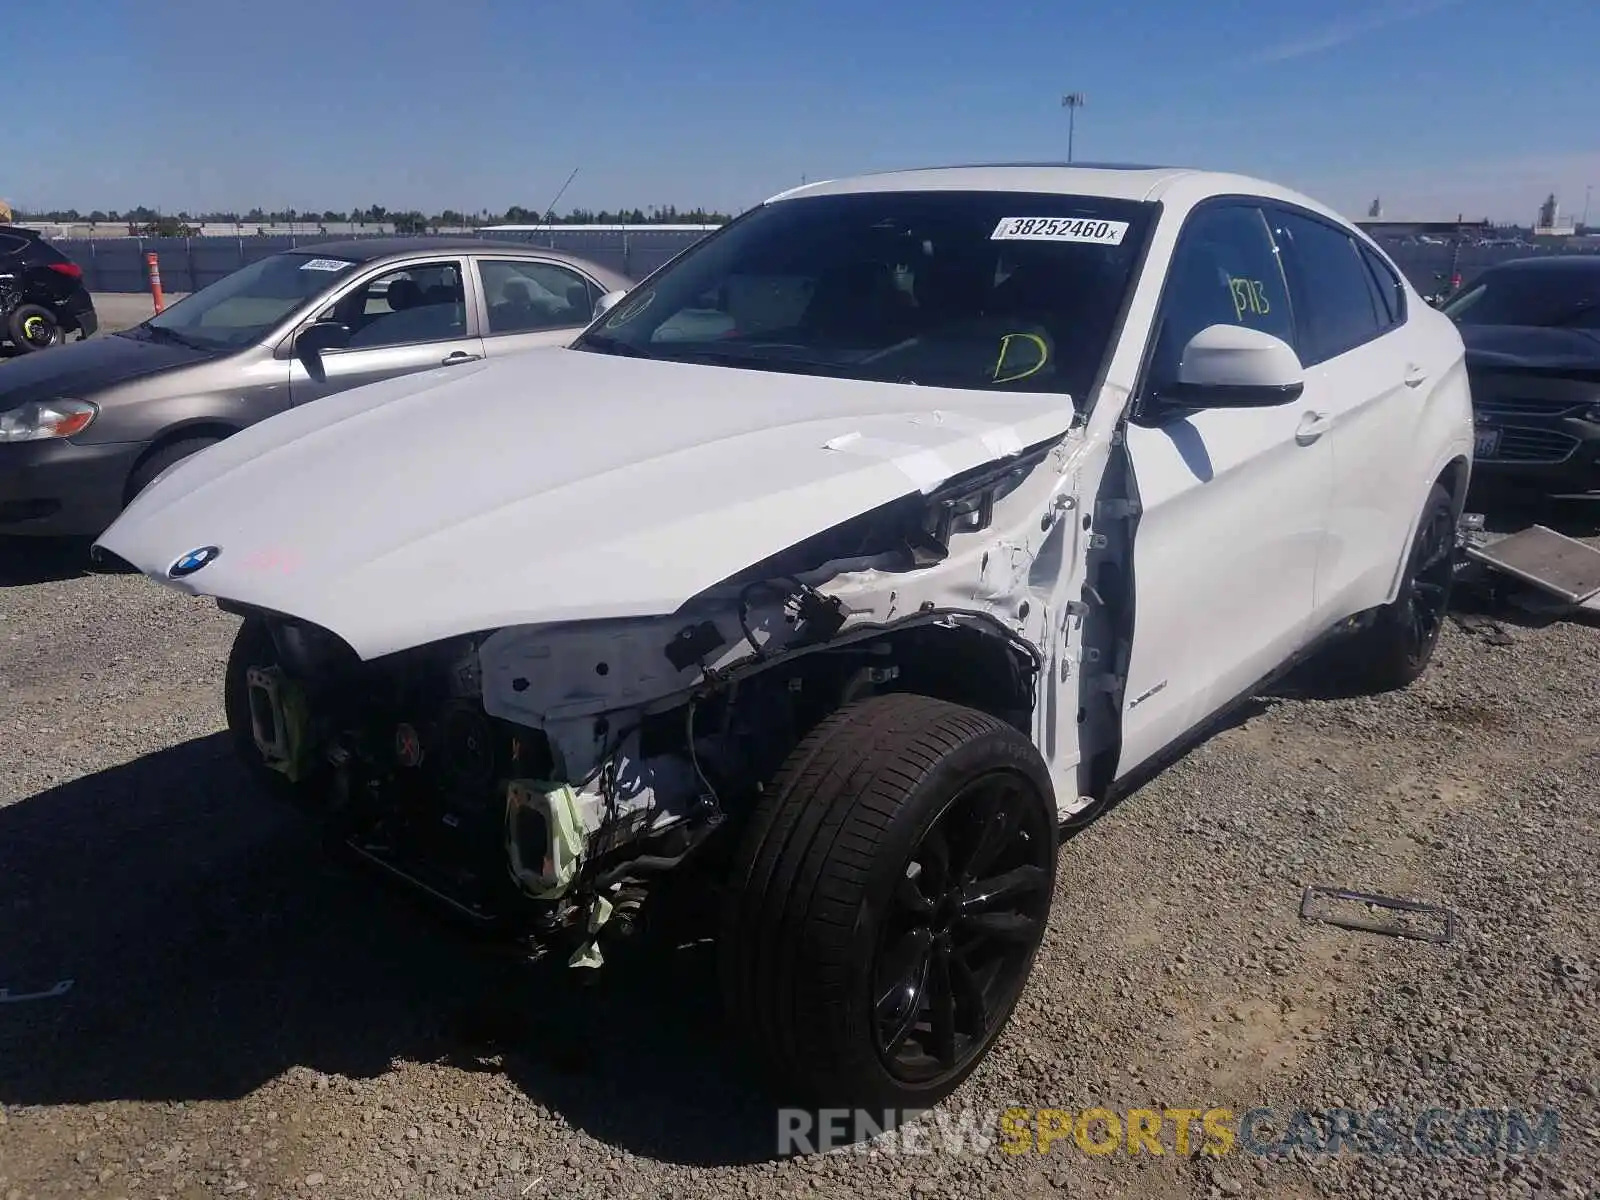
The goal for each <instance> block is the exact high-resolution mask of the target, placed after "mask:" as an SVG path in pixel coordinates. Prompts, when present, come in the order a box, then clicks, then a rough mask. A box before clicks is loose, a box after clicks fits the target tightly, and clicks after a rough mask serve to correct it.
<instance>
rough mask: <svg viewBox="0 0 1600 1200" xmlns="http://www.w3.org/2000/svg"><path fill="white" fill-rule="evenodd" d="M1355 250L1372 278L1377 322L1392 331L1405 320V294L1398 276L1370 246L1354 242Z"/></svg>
mask: <svg viewBox="0 0 1600 1200" xmlns="http://www.w3.org/2000/svg"><path fill="white" fill-rule="evenodd" d="M1356 248H1357V249H1358V250H1360V251H1361V257H1362V259H1363V260H1364V261H1365V262H1366V264H1367V272H1368V274H1369V275H1371V277H1372V285H1373V287H1374V288H1375V289H1376V292H1377V297H1378V322H1379V324H1380V325H1382V326H1383V327H1384V329H1386V330H1388V329H1393V328H1394V327H1395V326H1396V325H1399V324H1401V323H1403V322H1404V321H1405V319H1406V292H1405V288H1404V287H1403V286H1402V285H1401V283H1400V276H1398V275H1396V274H1395V273H1394V269H1393V268H1392V267H1390V266H1389V264H1388V263H1386V262H1384V261H1383V259H1382V258H1380V257H1379V256H1378V255H1377V254H1376V253H1375V252H1374V251H1373V249H1372V247H1370V246H1366V245H1363V244H1362V243H1361V242H1359V241H1358V242H1356Z"/></svg>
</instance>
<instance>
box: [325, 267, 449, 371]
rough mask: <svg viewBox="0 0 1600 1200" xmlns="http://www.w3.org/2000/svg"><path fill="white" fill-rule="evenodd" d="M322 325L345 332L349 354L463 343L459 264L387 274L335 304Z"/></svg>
mask: <svg viewBox="0 0 1600 1200" xmlns="http://www.w3.org/2000/svg"><path fill="white" fill-rule="evenodd" d="M322 319H332V320H336V321H340V322H342V323H343V324H345V325H347V326H349V328H350V342H349V345H348V347H347V348H348V349H351V350H366V349H372V348H374V347H377V346H406V345H415V344H417V343H423V342H448V341H453V340H454V339H456V338H461V337H465V336H466V333H467V304H466V292H465V290H464V289H463V287H462V281H461V264H460V263H459V262H438V263H417V264H413V265H411V266H406V267H402V268H399V269H397V270H394V271H386V272H385V273H384V274H382V275H379V276H377V277H376V278H374V279H371V280H369V281H368V282H366V283H365V284H362V285H360V286H358V287H356V288H355V289H353V290H352V291H351V292H350V293H349V294H347V295H345V296H344V297H342V298H341V299H339V300H338V301H336V302H335V303H334V304H333V305H332V306H330V307H329V309H328V310H327V311H326V312H325V313H323V314H322Z"/></svg>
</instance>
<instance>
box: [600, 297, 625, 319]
mask: <svg viewBox="0 0 1600 1200" xmlns="http://www.w3.org/2000/svg"><path fill="white" fill-rule="evenodd" d="M627 294H628V293H627V292H607V293H606V294H605V295H604V296H601V297H600V299H598V300H596V301H595V302H594V315H595V317H596V318H597V319H598V318H600V317H603V316H605V314H606V313H608V312H610V311H611V310H612V309H613V308H615V307H616V306H617V301H618V300H621V299H622V298H623V297H624V296H626V295H627Z"/></svg>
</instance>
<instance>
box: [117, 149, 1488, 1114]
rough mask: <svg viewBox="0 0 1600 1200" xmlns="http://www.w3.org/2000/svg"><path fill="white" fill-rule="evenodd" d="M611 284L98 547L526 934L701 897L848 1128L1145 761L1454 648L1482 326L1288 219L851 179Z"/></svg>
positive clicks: (1311, 215) (394, 835)
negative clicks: (231, 642)
mask: <svg viewBox="0 0 1600 1200" xmlns="http://www.w3.org/2000/svg"><path fill="white" fill-rule="evenodd" d="M608 300H609V301H610V302H611V303H610V306H609V307H607V308H606V309H605V311H604V312H603V313H602V314H601V315H600V316H599V317H598V318H596V320H595V322H594V324H593V325H591V326H590V327H589V328H588V329H587V330H586V331H585V332H584V333H583V334H582V335H581V336H579V337H578V338H577V340H576V341H575V342H574V343H573V344H572V345H571V346H570V347H567V348H558V349H549V350H535V351H531V352H529V353H528V354H526V355H524V356H520V357H516V358H510V359H502V360H496V361H492V362H484V363H481V364H475V365H471V366H468V367H464V368H463V367H455V368H452V369H450V370H447V371H446V370H437V371H432V372H428V373H424V374H420V375H413V376H409V377H406V378H403V379H396V380H392V381H388V382H383V383H378V384H375V385H372V386H370V387H365V388H361V389H357V390H355V391H351V392H348V393H345V394H343V395H341V396H336V397H332V398H328V399H323V400H320V401H318V402H317V403H316V404H315V405H310V406H307V407H305V408H303V409H297V410H293V411H290V412H287V413H285V414H283V415H280V416H278V417H274V418H272V419H270V420H268V421H265V422H263V423H261V424H258V425H256V426H253V427H252V428H250V429H247V430H245V431H244V432H242V433H240V434H238V435H237V436H235V437H232V438H230V439H228V440H227V441H224V442H222V443H220V444H219V445H217V446H215V447H213V448H211V449H209V450H206V451H203V452H202V453H201V454H199V455H197V456H196V457H195V458H193V459H191V460H189V461H187V462H185V463H184V464H182V465H181V466H179V467H177V468H175V469H174V470H173V471H172V472H170V473H169V474H167V475H166V476H164V477H163V478H161V479H160V480H159V481H158V482H157V483H156V484H154V485H153V486H152V487H151V488H149V489H148V490H147V491H146V492H144V493H143V494H142V495H141V496H140V497H139V498H138V499H137V500H136V501H135V502H134V504H133V505H132V506H131V507H130V508H129V509H128V510H127V512H126V513H125V514H124V515H123V516H122V517H121V519H120V520H118V521H117V522H116V524H115V525H113V526H112V527H111V529H110V530H108V531H107V532H106V533H105V534H104V535H103V537H102V538H101V542H100V547H101V549H102V551H103V552H107V553H109V554H111V555H113V556H116V557H119V558H121V559H123V560H125V561H127V562H131V563H132V564H134V565H136V566H137V567H139V568H140V569H142V570H144V571H146V572H147V573H149V574H150V575H151V576H153V577H155V578H157V579H159V580H161V581H163V582H165V583H167V584H169V585H170V586H172V587H175V588H178V589H181V590H183V591H185V592H190V593H197V594H205V595H209V596H213V597H215V598H217V600H218V601H219V602H220V603H221V604H222V606H223V607H224V608H226V609H227V610H228V611H230V612H234V613H237V614H239V615H241V616H242V617H243V621H242V624H241V627H240V630H239V633H238V640H237V643H236V645H235V648H234V652H233V656H232V659H231V661H230V662H229V664H228V669H227V675H226V682H225V689H224V690H225V700H226V708H227V714H228V721H229V724H230V727H231V729H232V731H233V735H234V737H235V739H236V742H237V746H238V749H239V753H240V754H241V755H242V757H243V759H244V760H245V761H246V762H247V763H248V764H249V765H250V767H251V769H252V770H254V771H256V772H257V773H258V774H259V775H260V777H261V778H262V779H264V780H266V781H268V782H270V783H271V784H272V785H273V786H274V787H275V788H276V789H278V790H281V791H284V792H286V793H288V794H290V795H292V796H294V797H296V798H297V799H299V800H300V801H302V802H304V803H305V804H306V805H307V806H308V807H310V808H311V809H312V810H314V811H315V812H317V813H319V814H320V815H321V817H322V818H323V819H324V820H326V821H327V822H328V824H329V826H330V827H331V829H332V830H334V831H335V833H336V835H337V837H336V843H337V844H338V845H340V846H342V847H346V848H348V850H349V852H350V853H353V854H355V855H359V856H361V857H364V858H366V859H371V860H375V861H376V862H379V863H381V864H383V865H384V866H385V867H387V868H388V869H389V870H390V871H392V872H394V873H398V874H400V875H402V876H404V877H406V878H408V879H410V880H412V881H414V882H415V883H417V884H419V885H420V886H422V887H423V888H425V889H426V890H427V891H428V892H429V893H431V894H432V895H434V896H436V897H438V898H441V899H442V900H444V901H445V902H446V903H447V904H448V905H449V907H450V908H452V909H453V910H454V911H456V912H458V913H462V914H466V915H467V916H469V917H470V918H472V919H473V920H476V921H480V922H483V923H488V924H491V925H495V926H498V927H500V928H501V929H503V930H504V931H505V932H506V934H507V936H510V937H514V938H516V939H518V941H519V943H520V944H521V945H523V946H525V947H526V948H527V949H528V952H529V953H530V954H534V953H545V954H548V953H551V952H552V951H554V952H556V953H559V954H560V955H561V956H563V957H566V958H568V960H569V961H570V962H571V963H572V964H573V965H575V966H577V967H580V968H593V967H594V966H595V965H597V964H598V963H600V962H602V961H603V959H604V957H605V954H606V953H607V952H608V951H612V950H613V945H614V943H613V942H612V941H611V940H610V936H609V935H610V934H611V932H612V931H614V930H617V929H621V928H626V927H629V926H631V925H632V924H633V923H634V922H635V921H637V920H640V919H642V918H643V917H646V916H648V914H649V911H650V904H651V898H652V895H653V894H654V890H655V888H656V886H657V885H658V883H659V882H660V880H661V879H662V878H663V877H664V876H666V875H667V874H669V873H675V874H680V875H684V876H687V877H689V878H690V879H692V880H693V879H698V880H701V881H704V882H706V883H707V884H708V885H711V886H713V887H714V888H715V890H716V891H717V893H718V894H719V895H720V896H721V897H722V900H721V903H722V905H723V913H724V916H723V920H722V924H721V928H720V945H721V958H722V962H723V987H724V989H725V992H726V996H727V1001H728V1007H729V1014H730V1017H731V1019H732V1020H733V1021H734V1022H735V1023H736V1024H737V1025H738V1026H739V1027H740V1028H741V1029H742V1030H743V1031H744V1034H745V1035H746V1036H747V1037H748V1038H749V1040H750V1042H751V1044H752V1045H753V1046H754V1047H755V1048H756V1049H757V1050H758V1051H759V1053H760V1057H761V1058H763V1059H764V1061H765V1062H766V1063H767V1064H769V1066H770V1067H772V1068H773V1069H774V1072H775V1075H776V1078H777V1080H778V1081H779V1082H780V1083H781V1084H783V1085H784V1086H785V1087H786V1088H788V1089H791V1090H792V1089H799V1090H800V1091H801V1092H802V1093H803V1094H805V1095H808V1096H809V1097H811V1098H812V1099H813V1100H815V1101H816V1102H819V1103H826V1104H844V1105H864V1106H870V1107H872V1108H875V1109H884V1108H908V1109H914V1108H921V1107H925V1106H927V1105H929V1104H932V1103H934V1102H936V1101H937V1100H938V1099H940V1098H941V1097H942V1096H944V1095H946V1094H947V1093H948V1092H949V1091H951V1090H952V1089H953V1088H954V1087H956V1085H957V1084H959V1083H960V1082H961V1080H962V1079H963V1078H965V1076H966V1075H967V1074H968V1073H969V1072H970V1071H971V1070H972V1069H973V1068H974V1066H975V1065H976V1064H977V1063H978V1062H979V1061H980V1060H981V1059H982V1058H983V1056H984V1055H985V1053H986V1052H987V1051H988V1049H989V1048H990V1046H991V1045H992V1044H993V1043H994V1041H995V1039H996V1037H997V1036H999V1034H1000V1032H1001V1030H1002V1029H1003V1028H1004V1026H1005V1024H1006V1022H1007V1020H1008V1018H1009V1016H1010V1013H1011V1011H1012V1009H1013V1006H1014V1005H1015V1003H1016V1000H1017V997H1018V995H1019V993H1020V991H1021V989H1022V988H1023V986H1024V984H1025V982H1026V980H1027V978H1028V975H1029V973H1030V969H1031V966H1032V962H1033V959H1034V955H1035V952H1036V950H1037V948H1038V946H1039V943H1040V939H1041V937H1042V935H1043V932H1044V927H1045V921H1046V919H1047V916H1048V913H1049V910H1050V906H1051V901H1052V898H1053V897H1054V895H1055V894H1056V891H1057V888H1058V883H1057V878H1056V852H1057V846H1058V839H1059V838H1060V837H1061V835H1062V832H1063V831H1064V830H1070V829H1072V828H1075V827H1079V826H1081V825H1082V824H1083V823H1085V822H1087V821H1089V820H1091V819H1093V818H1094V817H1096V816H1097V815H1098V814H1099V813H1101V812H1102V811H1103V810H1104V808H1105V806H1106V805H1107V803H1108V802H1109V800H1110V799H1111V798H1112V797H1114V796H1115V795H1116V794H1117V793H1118V790H1119V789H1120V788H1125V787H1126V786H1127V784H1128V782H1129V781H1130V780H1131V779H1133V778H1134V777H1135V772H1140V771H1142V770H1145V769H1150V768H1152V767H1153V766H1154V765H1156V764H1159V762H1161V761H1163V759H1164V757H1165V755H1166V754H1167V753H1169V752H1170V751H1171V750H1172V749H1173V748H1174V747H1181V746H1182V745H1184V743H1185V741H1186V739H1189V738H1191V737H1192V735H1193V733H1194V731H1196V730H1197V729H1200V728H1202V727H1203V726H1204V725H1205V724H1206V723H1207V722H1208V721H1209V720H1210V719H1211V718H1213V717H1215V716H1216V715H1217V714H1218V713H1220V712H1221V711H1222V710H1223V709H1225V708H1227V707H1228V706H1229V705H1230V704H1232V703H1233V702H1234V701H1235V700H1237V699H1240V698H1242V697H1246V696H1248V695H1249V694H1250V693H1251V692H1252V690H1254V689H1256V688H1258V687H1259V686H1260V685H1261V684H1262V683H1263V681H1265V680H1267V679H1269V678H1270V677H1272V676H1274V675H1275V674H1277V673H1279V672H1281V671H1283V670H1284V669H1285V668H1286V667H1288V666H1289V665H1291V664H1294V663H1296V662H1298V661H1300V660H1302V659H1304V658H1305V657H1306V656H1307V655H1309V654H1311V653H1313V652H1314V651H1317V650H1319V649H1321V648H1323V647H1325V646H1327V645H1328V644H1329V643H1330V642H1332V641H1333V640H1335V639H1338V640H1339V643H1340V646H1339V651H1338V654H1337V655H1336V657H1337V659H1338V660H1339V663H1340V664H1341V665H1342V666H1343V667H1344V668H1345V669H1346V671H1347V673H1348V674H1350V675H1352V676H1353V677H1355V679H1356V680H1357V681H1359V682H1360V683H1362V684H1363V685H1364V686H1367V687H1370V688H1374V689H1385V688H1395V687H1402V686H1405V685H1406V684H1408V683H1409V682H1410V681H1412V680H1414V679H1415V678H1416V677H1417V676H1418V675H1419V674H1420V673H1421V672H1422V671H1423V670H1424V668H1425V666H1426V664H1427V662H1428V660H1429V657H1430V655H1431V654H1432V651H1433V647H1434V643H1435V639H1436V638H1437V636H1438V632H1439V629H1440V625H1441V622H1442V619H1443V616H1444V614H1445V611H1446V605H1447V603H1448V596H1449V590H1450V581H1451V577H1452V568H1453V551H1454V546H1455V539H1454V534H1455V526H1456V523H1457V519H1458V516H1459V512H1460V509H1461V505H1462V500H1463V496H1464V494H1465V489H1466V486H1467V482H1468V476H1469V472H1470V470H1471V453H1472V409H1471V404H1470V398H1469V394H1468V387H1467V380H1466V374H1465V371H1464V369H1463V350H1462V343H1461V339H1460V337H1459V335H1458V334H1457V332H1456V330H1455V328H1454V326H1453V325H1452V324H1451V323H1450V321H1449V320H1447V319H1446V318H1445V317H1443V316H1441V315H1440V314H1438V313H1436V312H1435V311H1433V310H1432V309H1431V308H1429V307H1428V305H1426V304H1425V303H1423V301H1422V300H1421V298H1420V297H1419V296H1418V295H1417V293H1416V292H1415V291H1414V290H1413V289H1412V287H1411V286H1410V285H1409V284H1408V283H1407V282H1406V281H1405V280H1404V279H1403V277H1402V276H1401V274H1400V273H1399V271H1397V270H1396V269H1395V266H1394V264H1393V263H1392V262H1391V261H1390V260H1389V259H1388V258H1387V257H1386V256H1385V255H1384V253H1383V252H1382V251H1381V250H1379V249H1378V248H1377V246H1375V245H1374V244H1373V243H1372V242H1371V241H1370V240H1369V239H1368V238H1366V237H1365V236H1364V235H1363V234H1362V233H1361V232H1359V231H1358V230H1357V229H1355V228H1354V227H1352V226H1351V225H1350V224H1349V223H1347V222H1346V221H1344V220H1342V219H1341V218H1339V217H1338V216H1337V215H1335V214H1334V213H1333V212H1330V211H1329V210H1328V209H1327V208H1325V207H1323V206H1321V205H1319V204H1317V203H1316V202H1315V201H1313V200H1310V199H1308V198H1306V197H1304V196H1301V195H1297V194H1295V193H1294V192H1291V191H1287V190H1285V189H1283V188H1280V187H1275V186H1273V185H1271V184H1267V183H1263V182H1260V181H1257V180H1253V179H1247V178H1240V177H1235V176H1228V175H1218V174H1210V173H1206V172H1201V171H1189V170H1165V169H1145V168H1090V167H1067V166H1050V165H1012V166H988V167H959V168H947V169H934V170H921V171H907V172H903V173H895V174H883V175H873V176H868V177H864V178H858V179H849V180H841V181H835V182H828V183H817V184H812V185H810V186H807V187H802V188H799V189H796V190H794V191H790V192H786V193H784V194H782V195H780V196H776V197H774V198H773V199H772V200H770V201H768V202H766V203H764V204H762V205H760V206H759V207H757V208H755V209H753V210H752V211H750V212H748V213H746V214H744V215H743V216H741V217H740V218H739V219H737V220H736V221H733V222H732V223H730V224H729V225H728V226H726V227H725V228H723V229H722V230H720V231H718V232H717V233H715V234H713V235H712V236H710V237H708V238H706V239H705V240H704V241H702V242H700V243H699V244H698V245H696V246H695V247H693V248H692V249H690V250H689V251H687V252H686V253H684V254H682V255H681V256H679V257H678V258H677V259H675V260H674V261H673V262H671V263H670V264H668V265H667V266H665V267H664V268H662V269H661V270H660V271H658V272H657V273H656V274H655V275H653V276H652V277H650V278H649V279H647V280H645V281H644V282H643V283H641V284H639V285H638V286H637V287H635V288H634V289H633V290H632V291H630V292H628V293H627V294H625V295H621V296H620V297H619V296H612V297H608ZM1059 886H1060V887H1061V888H1062V890H1063V891H1064V892H1066V893H1067V899H1066V903H1069V904H1070V903H1072V902H1073V898H1072V897H1071V895H1070V892H1071V886H1072V885H1071V883H1070V882H1063V883H1062V884H1060V885H1059Z"/></svg>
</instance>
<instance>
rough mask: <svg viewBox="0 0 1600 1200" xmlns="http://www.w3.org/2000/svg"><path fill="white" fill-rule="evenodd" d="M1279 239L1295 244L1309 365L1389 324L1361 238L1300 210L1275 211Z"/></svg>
mask: <svg viewBox="0 0 1600 1200" xmlns="http://www.w3.org/2000/svg"><path fill="white" fill-rule="evenodd" d="M1273 226H1274V230H1275V232H1276V233H1277V235H1278V244H1279V245H1280V246H1287V247H1288V249H1289V256H1290V258H1289V273H1290V276H1291V278H1292V281H1293V283H1294V288H1295V299H1296V302H1297V311H1298V312H1299V315H1300V317H1301V318H1302V319H1301V320H1300V321H1299V322H1298V326H1299V328H1298V332H1299V335H1300V340H1299V346H1298V349H1299V351H1300V361H1301V362H1302V363H1304V364H1305V365H1306V366H1308V367H1309V366H1313V365H1315V364H1316V363H1320V362H1326V361H1327V360H1328V359H1330V358H1334V357H1336V356H1337V355H1340V354H1344V353H1346V352H1347V351H1350V350H1354V349H1355V348H1356V347H1357V346H1360V345H1362V344H1363V343H1365V342H1370V341H1371V340H1372V339H1373V338H1375V337H1377V336H1378V334H1379V333H1380V332H1382V330H1383V328H1384V327H1385V326H1386V325H1387V324H1388V319H1387V318H1384V320H1382V321H1380V320H1379V318H1378V298H1377V296H1376V295H1375V294H1374V292H1375V291H1376V288H1375V287H1374V284H1373V280H1372V277H1371V274H1370V273H1369V272H1368V269H1367V265H1366V261H1365V260H1364V259H1363V258H1362V257H1361V251H1360V250H1359V249H1358V248H1357V247H1356V240H1355V239H1354V238H1353V237H1351V236H1350V235H1349V234H1348V233H1345V232H1344V231H1342V230H1340V229H1338V228H1336V227H1334V226H1332V225H1328V224H1325V223H1324V222H1322V221H1318V220H1315V219H1314V218H1311V217H1306V216H1301V215H1300V214H1299V213H1294V212H1286V211H1279V212H1277V213H1275V214H1274V217H1273Z"/></svg>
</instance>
